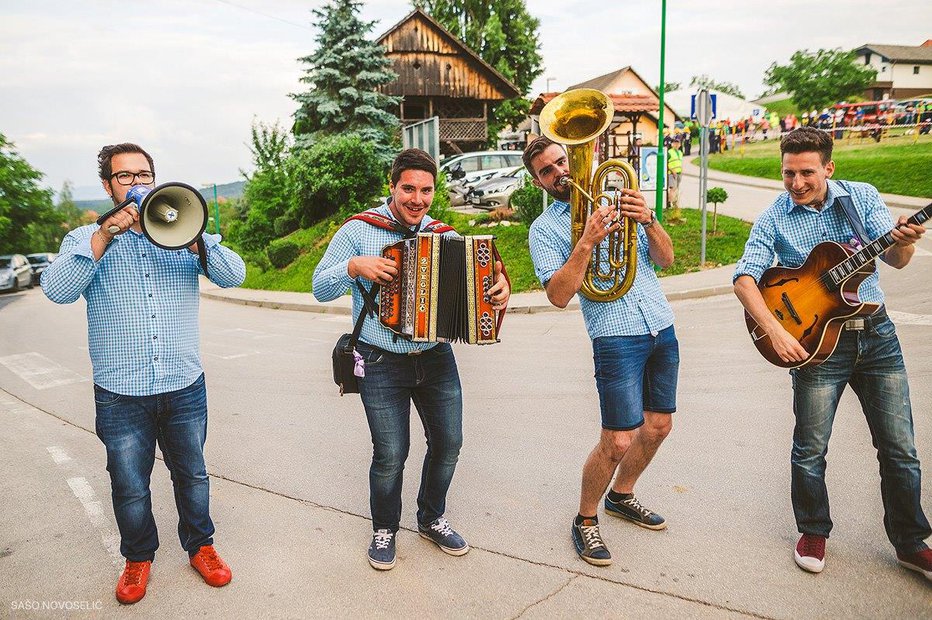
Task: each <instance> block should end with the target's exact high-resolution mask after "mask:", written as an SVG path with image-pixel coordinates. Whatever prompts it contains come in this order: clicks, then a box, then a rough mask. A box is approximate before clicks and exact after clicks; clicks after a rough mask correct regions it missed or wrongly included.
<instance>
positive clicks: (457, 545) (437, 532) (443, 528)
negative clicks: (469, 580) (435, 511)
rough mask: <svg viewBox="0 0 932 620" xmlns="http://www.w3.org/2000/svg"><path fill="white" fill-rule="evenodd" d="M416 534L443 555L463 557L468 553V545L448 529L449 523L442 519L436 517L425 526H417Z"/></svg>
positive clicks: (453, 531) (452, 530)
mask: <svg viewBox="0 0 932 620" xmlns="http://www.w3.org/2000/svg"><path fill="white" fill-rule="evenodd" d="M417 532H418V534H420V535H421V538H426V539H427V540H429V541H431V542H432V543H434V544H435V545H437V546H438V547H440V548H441V549H442V550H443V552H444V553H449V554H450V555H464V554H465V553H466V552H467V551H469V545H468V544H466V541H465V540H463V537H462V536H460V535H459V534H457V533H456V531H455V530H454V529H453V528H452V527H450V522H449V521H447V520H446V519H445V518H443V517H438V518H436V519H434V520H433V521H431V522H430V523H428V524H427V525H421V524H420V523H418V524H417Z"/></svg>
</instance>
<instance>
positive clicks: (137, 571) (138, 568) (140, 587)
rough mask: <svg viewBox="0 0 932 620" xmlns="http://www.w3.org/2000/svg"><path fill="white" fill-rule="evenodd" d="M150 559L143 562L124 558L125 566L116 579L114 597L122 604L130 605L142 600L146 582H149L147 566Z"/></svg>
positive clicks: (149, 565) (149, 563)
mask: <svg viewBox="0 0 932 620" xmlns="http://www.w3.org/2000/svg"><path fill="white" fill-rule="evenodd" d="M151 566H152V560H147V561H145V562H130V561H129V560H126V568H124V569H123V574H122V575H120V580H119V581H117V587H116V598H117V600H118V601H120V602H121V603H123V604H124V605H132V604H133V603H138V602H139V601H141V600H142V597H144V596H145V595H146V584H147V583H149V567H151Z"/></svg>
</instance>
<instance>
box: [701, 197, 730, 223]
mask: <svg viewBox="0 0 932 620" xmlns="http://www.w3.org/2000/svg"><path fill="white" fill-rule="evenodd" d="M705 200H706V202H711V203H712V232H715V231H716V230H718V203H720V202H725V201H726V200H728V192H726V191H725V188H724V187H710V188H709V189H708V190H707V191H706V193H705Z"/></svg>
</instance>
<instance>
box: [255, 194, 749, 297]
mask: <svg viewBox="0 0 932 620" xmlns="http://www.w3.org/2000/svg"><path fill="white" fill-rule="evenodd" d="M682 212H683V216H684V218H683V221H681V222H678V223H672V222H669V221H667V222H664V227H665V228H666V229H667V231H669V233H670V236H671V238H672V239H673V248H674V252H675V253H676V260H675V262H674V264H673V265H672V266H671V267H670V268H669V269H665V270H663V271H661V272H660V273H659V275H660V276H667V275H674V274H679V273H686V272H690V271H698V270H699V252H700V213H699V211H697V210H695V209H683V211H682ZM344 218H345V215H337V216H334V217H332V218H329V219H327V220H324V221H323V222H320V223H318V224H316V225H315V226H314V227H312V228H308V229H304V230H299V231H296V232H294V233H292V234H291V235H289V236H288V238H289V239H292V240H293V241H295V242H296V243H298V245H300V246H301V247H303V248H306V250H305V251H304V252H303V253H302V254H301V255H300V256H298V258H297V259H295V261H294V262H293V263H291V264H290V265H288V266H287V267H286V268H284V269H275V268H270V267H268V266H267V261H261V262H263V263H266V267H265V268H263V267H262V266H260V265H259V262H260V261H256V260H250V259H249V258H248V256H247V269H246V281H245V283H244V284H243V287H244V288H253V289H264V290H273V291H298V292H310V291H311V277H312V275H313V273H314V268H315V267H316V266H317V263H318V262H320V259H321V257H322V256H323V254H324V251H325V250H326V249H327V243H329V241H330V239H331V237H333V233H335V232H336V230H337V229H338V227H339V225H340V223H341V222H342V221H343V219H344ZM483 219H484V217H483V216H475V215H464V214H459V213H453V214H452V216H451V217H450V218H449V219H448V220H447V222H448V223H449V224H451V225H453V226H454V227H455V228H456V230H457V231H458V232H460V233H461V234H464V235H487V234H493V235H495V236H496V240H495V244H496V246H497V247H498V250H499V252H500V253H501V255H502V259H503V260H504V261H505V265H506V266H507V268H508V277H509V278H510V279H511V286H512V290H513V292H516V293H520V292H524V291H533V290H539V289H540V288H541V286H540V283H539V282H538V281H537V277H536V276H535V275H534V266H533V264H532V263H531V256H530V252H529V249H528V242H527V233H528V228H527V226H526V225H524V224H520V223H516V222H511V225H510V226H501V225H499V226H495V227H484V226H478V225H474V226H470V225H469V222H470V221H471V220H475V221H476V223H477V224H478V223H481V221H482V220H483ZM708 229H709V231H711V230H712V212H711V205H710V208H709V215H708ZM750 229H751V226H750V224H748V223H746V222H742V221H741V220H737V219H735V218H730V217H725V216H719V218H718V231H719V232H718V233H717V234H715V235H712V234H711V232H710V235H709V237H708V241H707V247H706V261H707V265H706V266H712V267H714V266H716V265H720V264H721V265H725V264H730V263H734V262H735V261H737V260H738V258H740V257H741V253H742V251H743V249H744V243H745V241H747V238H748V233H749V231H750Z"/></svg>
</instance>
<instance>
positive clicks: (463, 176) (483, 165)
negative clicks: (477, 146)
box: [440, 151, 521, 186]
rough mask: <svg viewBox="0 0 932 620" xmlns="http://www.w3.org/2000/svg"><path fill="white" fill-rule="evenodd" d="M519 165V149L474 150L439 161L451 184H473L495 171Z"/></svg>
mask: <svg viewBox="0 0 932 620" xmlns="http://www.w3.org/2000/svg"><path fill="white" fill-rule="evenodd" d="M519 165H521V152H520V151H475V152H473V153H462V154H460V155H453V156H451V157H448V158H447V159H444V160H443V161H442V162H440V170H441V172H446V173H447V178H449V179H450V182H451V184H453V183H459V184H462V185H469V186H472V185H475V184H476V183H477V182H478V181H481V180H483V179H487V178H489V177H491V176H493V175H494V174H496V173H499V172H502V171H503V170H507V169H509V168H513V167H515V166H519Z"/></svg>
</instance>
